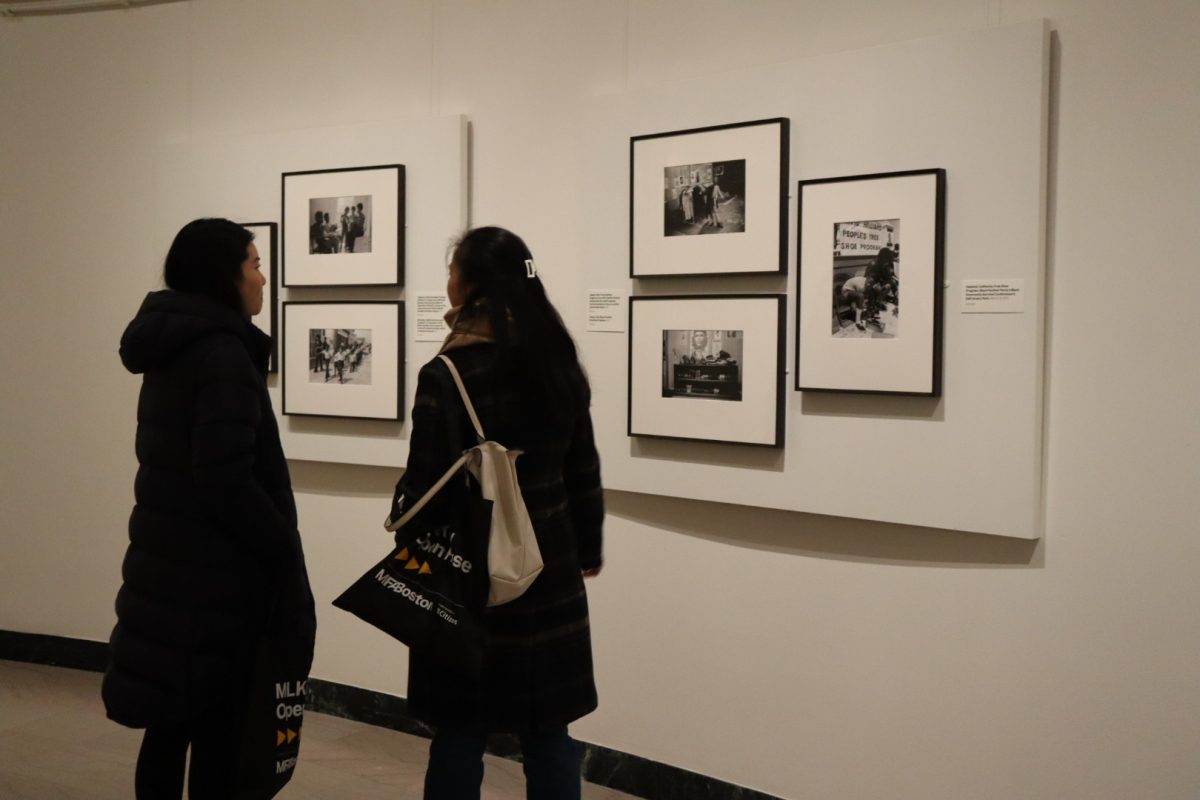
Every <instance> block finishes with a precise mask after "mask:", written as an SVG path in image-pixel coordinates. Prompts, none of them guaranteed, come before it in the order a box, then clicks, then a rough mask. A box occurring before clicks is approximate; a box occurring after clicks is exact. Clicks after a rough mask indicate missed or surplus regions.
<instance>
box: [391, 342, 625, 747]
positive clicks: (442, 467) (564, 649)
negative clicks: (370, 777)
mask: <svg viewBox="0 0 1200 800" xmlns="http://www.w3.org/2000/svg"><path fill="white" fill-rule="evenodd" d="M494 347H495V345H492V344H490V343H478V344H471V345H468V346H465V347H459V348H456V349H451V350H449V351H448V352H447V353H446V355H447V356H449V358H450V359H451V360H452V361H453V362H454V365H455V367H457V368H458V371H459V373H460V374H461V376H462V379H463V383H464V384H465V385H466V388H467V392H468V394H469V395H470V397H471V401H472V403H473V404H474V406H475V410H476V413H477V414H478V415H479V418H480V421H481V423H482V425H483V429H484V432H485V433H486V434H487V437H488V438H489V439H493V440H495V441H498V442H499V443H500V444H502V445H504V446H505V447H507V448H509V449H519V450H522V451H523V455H521V457H520V458H519V459H518V460H517V476H518V480H519V482H520V485H521V493H522V495H523V496H524V498H525V506H526V508H527V509H528V510H529V516H530V519H531V520H532V522H533V527H534V531H535V532H536V534H537V539H538V546H539V548H540V549H541V552H542V558H543V560H544V562H545V567H544V569H543V570H542V573H541V574H540V575H539V576H538V578H537V580H535V581H534V582H533V584H532V585H531V586H530V588H529V589H528V590H527V591H526V592H525V594H524V595H522V596H521V597H519V598H518V599H516V600H514V601H512V602H511V603H507V604H505V605H501V606H497V607H494V608H489V609H487V612H486V615H485V620H484V622H485V627H486V630H487V649H486V654H485V658H484V671H483V675H482V677H481V678H474V679H473V678H468V677H466V676H464V675H460V674H456V673H455V672H454V671H453V670H448V669H446V667H445V666H444V665H443V664H441V663H439V662H435V661H433V660H431V659H430V658H429V657H428V654H425V653H420V652H412V653H411V654H410V661H409V677H408V702H409V708H410V709H411V711H412V712H413V713H414V714H415V715H416V716H417V717H419V718H421V719H423V720H425V721H426V722H428V723H430V724H432V725H434V726H436V727H448V728H453V729H457V730H467V731H517V732H523V731H538V730H544V729H547V728H553V727H558V726H561V725H565V724H566V723H568V722H571V721H573V720H576V719H578V718H580V717H582V716H584V715H585V714H588V713H589V712H591V711H592V710H594V709H595V708H596V685H595V680H594V678H593V673H592V648H591V633H590V629H589V623H588V604H587V595H586V592H585V590H584V585H583V578H582V576H581V575H580V570H581V569H589V568H594V567H598V566H600V563H601V526H602V523H603V519H604V500H603V494H602V491H601V487H600V462H599V458H598V456H597V454H596V447H595V443H594V441H593V435H592V422H591V417H590V415H589V414H588V413H587V411H586V410H585V411H584V412H583V413H581V414H578V415H568V417H567V418H566V419H562V420H557V421H556V420H552V419H550V418H548V416H547V415H545V414H541V413H539V412H538V410H537V409H536V408H533V407H531V405H530V404H529V403H527V402H524V401H523V398H522V397H521V394H520V392H519V391H518V390H515V389H514V390H508V391H504V392H501V393H500V394H499V396H497V394H496V393H495V390H494V388H493V387H494V385H495V384H494V382H493V380H492V377H493V376H492V375H491V370H490V368H489V363H490V361H491V358H492V355H493V350H494ZM412 424H413V427H412V436H411V439H410V450H409V458H408V466H407V468H406V469H405V471H404V474H403V476H402V477H401V479H400V482H399V483H398V484H397V486H396V500H397V501H399V500H400V498H401V497H403V498H407V499H409V501H410V502H411V501H415V500H416V499H417V498H419V497H421V496H422V495H423V494H424V493H425V491H426V490H427V489H428V488H429V487H430V486H431V485H432V484H433V483H434V482H435V481H437V479H438V478H439V477H441V475H442V474H443V473H444V472H445V471H446V469H447V468H448V467H449V466H450V465H451V463H452V462H453V461H454V459H456V458H457V457H458V454H459V452H461V450H462V449H463V448H465V447H468V446H470V445H471V444H473V443H474V440H475V434H474V429H473V428H472V426H471V421H470V419H469V417H468V415H467V412H466V408H465V407H464V406H463V403H462V400H461V399H460V397H459V394H458V390H457V388H456V387H455V385H454V379H453V378H452V377H451V375H450V371H449V370H448V369H447V367H446V365H445V364H443V363H442V362H441V360H440V359H436V358H435V359H433V360H432V361H430V362H429V363H427V364H426V365H425V366H424V367H422V368H421V371H420V374H419V376H418V380H417V392H416V399H415V401H414V404H413V410H412Z"/></svg>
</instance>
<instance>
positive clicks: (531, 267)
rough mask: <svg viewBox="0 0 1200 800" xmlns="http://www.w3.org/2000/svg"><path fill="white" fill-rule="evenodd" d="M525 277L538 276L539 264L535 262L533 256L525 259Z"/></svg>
mask: <svg viewBox="0 0 1200 800" xmlns="http://www.w3.org/2000/svg"><path fill="white" fill-rule="evenodd" d="M525 277H526V278H536V277H537V264H534V263H533V259H532V258H527V259H525Z"/></svg>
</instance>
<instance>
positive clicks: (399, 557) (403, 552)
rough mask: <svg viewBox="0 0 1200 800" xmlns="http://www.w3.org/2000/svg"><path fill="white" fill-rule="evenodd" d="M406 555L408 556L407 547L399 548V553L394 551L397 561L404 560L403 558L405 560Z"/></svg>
mask: <svg viewBox="0 0 1200 800" xmlns="http://www.w3.org/2000/svg"><path fill="white" fill-rule="evenodd" d="M408 557H409V556H408V548H407V547H406V548H404V549H403V550H401V551H400V552H399V553H396V560H397V561H404V560H405V559H407V558H408Z"/></svg>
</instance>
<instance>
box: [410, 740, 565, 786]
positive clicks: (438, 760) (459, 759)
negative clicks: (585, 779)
mask: <svg viewBox="0 0 1200 800" xmlns="http://www.w3.org/2000/svg"><path fill="white" fill-rule="evenodd" d="M520 739H521V755H522V758H523V760H524V762H525V796H526V798H528V800H578V798H579V796H580V791H581V787H580V776H579V745H578V744H577V743H576V742H575V740H573V739H571V737H569V736H568V735H567V729H566V728H558V729H556V730H552V731H546V732H541V733H536V734H533V733H528V734H521V735H520ZM486 746H487V736H484V735H483V734H477V733H460V732H457V731H453V730H445V729H439V730H438V731H437V733H436V734H435V735H434V737H433V742H432V743H431V744H430V746H429V767H428V768H427V769H426V771H425V800H477V799H478V797H479V786H480V784H481V783H482V782H483V751H484V748H485V747H486Z"/></svg>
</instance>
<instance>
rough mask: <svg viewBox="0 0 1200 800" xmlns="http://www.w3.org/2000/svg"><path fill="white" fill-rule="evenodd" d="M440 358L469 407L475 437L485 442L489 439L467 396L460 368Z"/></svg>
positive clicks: (442, 356) (464, 403) (469, 397)
mask: <svg viewBox="0 0 1200 800" xmlns="http://www.w3.org/2000/svg"><path fill="white" fill-rule="evenodd" d="M438 358H440V359H441V360H442V361H445V362H446V368H447V369H448V370H450V376H451V377H452V378H454V385H455V386H457V387H458V394H459V395H460V396H461V397H462V401H463V405H464V406H466V407H467V416H469V417H470V418H471V424H472V425H474V426H475V435H476V436H478V437H479V441H481V442H482V441H485V440H486V439H487V437H486V436H484V435H483V426H482V425H480V424H479V417H478V416H476V415H475V406H473V405H472V404H471V396H470V395H469V394H467V387H466V386H464V385H463V380H462V376H461V375H459V374H458V368H457V367H455V366H454V362H453V361H451V360H450V359H449V358H447V357H446V356H444V355H439V356H438Z"/></svg>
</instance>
